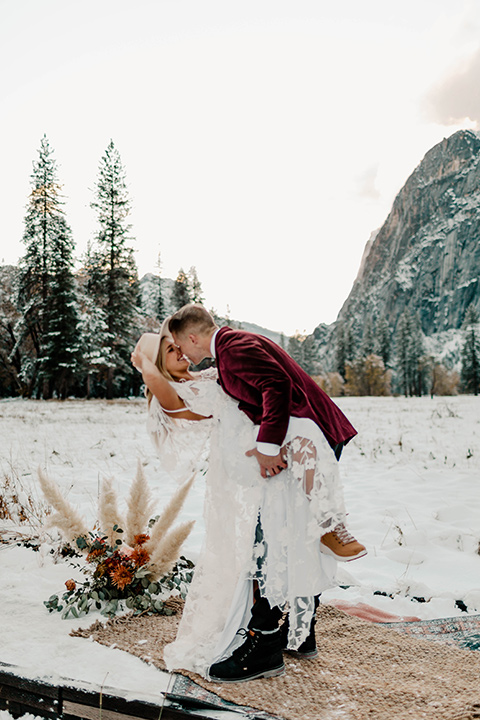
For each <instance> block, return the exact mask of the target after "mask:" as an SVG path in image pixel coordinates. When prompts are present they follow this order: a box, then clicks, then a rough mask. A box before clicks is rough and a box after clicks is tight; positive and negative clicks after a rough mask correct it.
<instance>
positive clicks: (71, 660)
mask: <svg viewBox="0 0 480 720" xmlns="http://www.w3.org/2000/svg"><path fill="white" fill-rule="evenodd" d="M337 402H338V404H339V405H340V407H341V408H342V409H343V410H344V412H345V413H346V414H347V416H348V417H349V418H350V420H351V421H352V423H353V424H354V426H355V427H356V428H357V430H358V431H359V435H358V436H357V438H355V439H354V440H353V441H352V442H351V443H350V445H349V446H347V448H346V449H345V451H344V454H343V456H342V459H341V475H342V479H343V483H344V489H345V496H346V504H347V508H348V510H349V513H350V515H349V518H348V524H349V528H350V530H351V531H352V532H353V533H354V534H355V536H356V537H357V538H358V539H359V540H360V541H362V542H363V543H365V544H366V545H367V547H368V551H369V554H368V555H367V557H366V558H363V559H361V560H357V561H355V562H353V563H349V564H342V565H341V567H340V568H339V572H338V582H339V585H342V586H347V585H348V586H350V587H348V588H346V589H341V588H335V589H332V590H330V591H328V592H327V593H325V595H324V600H332V599H340V600H344V601H347V602H364V603H368V604H370V605H373V606H375V607H377V608H379V609H381V610H384V611H387V612H390V613H394V614H396V615H399V616H407V615H409V616H411V615H415V616H417V617H421V618H434V617H447V616H452V615H459V614H461V612H462V611H461V609H460V607H459V606H458V605H457V604H456V601H462V602H463V603H464V604H465V605H466V606H467V608H468V612H471V613H475V612H478V613H480V554H479V543H480V400H479V399H478V398H474V397H469V396H460V397H452V398H434V399H430V398H409V399H405V398H340V399H338V401H337ZM137 458H140V459H141V461H142V463H143V465H144V469H145V474H146V477H147V480H148V481H149V483H150V485H151V487H152V491H153V495H154V497H155V498H156V501H157V502H158V509H159V510H160V508H161V507H162V505H163V503H164V502H165V500H166V499H167V498H168V497H170V495H171V493H172V491H173V489H174V488H175V487H176V485H175V482H174V481H173V480H172V479H171V478H169V476H168V475H167V474H166V473H165V472H164V471H163V470H162V467H161V463H160V461H159V460H158V458H157V457H156V455H155V452H154V450H153V447H152V446H151V443H150V439H149V437H148V435H147V432H146V427H145V402H144V401H143V400H130V401H127V400H125V401H112V402H108V401H96V400H93V401H75V400H71V401H66V402H63V403H61V402H56V401H48V402H43V401H24V400H8V401H3V402H0V477H1V478H2V481H3V479H4V477H5V476H9V477H12V476H14V477H16V478H17V482H21V484H22V485H23V488H24V492H25V493H26V494H30V495H31V496H33V497H34V498H36V499H37V500H38V501H39V502H41V496H40V491H39V489H38V486H37V483H36V468H37V467H38V466H39V465H41V466H42V467H43V468H45V469H46V470H47V472H48V474H49V475H50V476H51V477H52V478H53V479H55V480H56V481H57V482H58V484H59V485H60V486H61V487H62V489H63V491H64V492H65V494H66V495H67V496H68V498H69V500H70V501H71V502H72V503H73V504H74V505H75V506H77V507H78V508H80V509H81V511H82V512H83V514H84V516H85V518H86V519H87V520H89V521H90V523H91V524H93V520H94V517H95V513H96V508H97V495H98V487H99V480H100V479H101V477H103V476H113V477H114V478H115V485H116V488H117V490H118V493H119V496H120V498H125V497H126V495H127V493H128V490H129V486H130V483H131V481H132V480H133V477H134V474H135V468H136V463H137ZM202 494H203V487H202V480H201V478H200V479H199V480H198V482H197V485H196V486H194V488H193V489H192V491H191V494H190V497H189V498H188V500H187V503H186V506H185V508H184V511H183V518H182V519H188V518H192V517H193V518H196V519H197V524H196V527H195V530H194V533H193V534H192V535H191V536H190V538H189V540H188V541H187V546H186V554H187V555H189V556H190V557H192V559H195V556H196V553H197V552H198V550H199V547H200V543H201V538H202V532H203V529H202V520H201V512H202ZM2 526H5V523H4V522H3V521H0V528H1V527H2ZM45 540H46V542H45V544H44V545H43V546H42V550H41V552H33V551H31V550H29V549H27V548H25V547H19V546H17V545H0V661H1V662H3V663H8V664H12V665H17V666H20V667H21V668H22V669H23V672H24V673H25V674H26V675H27V676H30V677H41V678H48V679H50V680H52V681H60V678H70V679H73V680H75V681H76V683H77V684H81V683H82V682H88V683H94V684H96V685H99V686H105V687H112V688H116V689H122V690H123V694H125V695H126V696H130V697H133V696H136V697H139V696H149V697H151V698H152V699H153V700H157V701H159V700H161V696H160V693H161V691H162V690H165V689H166V686H167V682H168V676H167V675H166V674H163V673H160V672H158V670H156V669H155V668H153V667H150V666H148V665H146V664H145V663H142V662H141V661H140V660H138V659H137V658H135V657H133V656H130V655H128V654H126V653H123V652H121V651H119V650H115V649H114V648H107V647H103V646H101V645H98V644H96V643H93V642H92V643H89V642H87V641H85V640H84V639H79V638H72V637H70V636H69V632H70V630H71V629H72V628H76V627H79V626H81V627H86V626H88V625H90V624H91V623H92V622H93V621H94V620H95V619H97V617H98V616H97V615H96V614H92V613H90V614H89V615H87V616H85V617H83V618H80V619H68V620H62V619H61V617H60V615H59V614H58V613H55V614H49V613H48V612H47V610H46V609H45V607H44V605H43V600H46V599H48V597H49V596H50V595H51V594H53V593H56V592H62V591H63V588H64V582H65V580H67V579H68V578H70V577H75V571H74V570H73V569H72V568H71V567H69V566H68V565H67V564H66V563H64V562H60V563H57V564H55V563H54V562H53V559H52V556H51V554H50V545H49V544H48V542H47V541H48V537H47V536H45ZM375 592H381V593H385V594H384V595H379V594H374V593H375ZM390 595H391V596H392V597H389V596H390ZM415 598H422V599H424V600H425V602H419V601H418V600H417V599H415ZM0 716H2V713H0Z"/></svg>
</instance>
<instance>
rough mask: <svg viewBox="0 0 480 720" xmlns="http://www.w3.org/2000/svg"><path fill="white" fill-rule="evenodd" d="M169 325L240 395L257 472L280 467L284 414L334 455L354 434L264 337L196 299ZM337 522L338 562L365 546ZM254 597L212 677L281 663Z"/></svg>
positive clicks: (329, 545) (183, 345) (183, 346)
mask: <svg viewBox="0 0 480 720" xmlns="http://www.w3.org/2000/svg"><path fill="white" fill-rule="evenodd" d="M169 329H170V332H171V334H172V335H173V338H174V340H175V342H176V344H177V345H178V346H179V348H180V350H181V351H182V353H184V355H186V356H187V357H188V358H189V359H190V360H191V361H192V362H193V363H194V364H196V365H197V364H198V363H199V362H201V360H203V359H204V358H206V357H212V358H215V360H216V366H217V370H218V376H219V382H220V385H221V387H222V388H223V390H224V391H225V392H226V393H227V394H228V395H230V396H231V397H233V398H235V399H236V400H238V401H239V405H238V406H239V408H240V409H241V410H243V411H244V412H245V413H246V414H247V415H248V417H249V418H250V419H251V420H252V422H253V423H254V424H256V425H258V426H259V431H258V435H257V442H256V447H255V448H252V449H251V450H250V451H249V452H248V453H247V455H254V456H255V457H256V459H257V461H258V464H259V466H260V472H261V475H262V477H264V478H266V477H269V476H272V475H277V474H278V473H280V472H282V470H283V469H284V468H286V467H287V465H286V462H285V460H284V455H283V452H282V445H283V442H284V439H285V436H286V434H287V428H288V423H289V419H290V417H291V416H294V417H300V418H309V419H310V420H312V421H313V422H314V423H316V424H317V425H318V426H319V427H320V429H321V430H322V432H323V434H324V435H325V438H326V439H327V441H328V443H329V444H330V446H331V448H332V451H333V452H334V453H335V455H336V457H337V459H338V458H339V457H340V453H341V451H342V448H343V446H344V445H345V444H346V443H347V442H348V441H349V440H351V438H352V437H354V436H355V435H356V430H355V429H354V428H353V427H352V425H351V424H350V422H349V421H348V420H347V418H346V417H345V415H344V414H343V413H342V412H341V410H340V409H339V408H338V407H337V406H336V405H335V403H334V402H333V401H332V400H331V399H330V398H329V397H328V395H327V394H326V393H325V392H323V390H321V388H320V387H319V386H318V385H317V384H316V383H315V381H314V380H312V378H311V377H310V376H309V375H307V373H306V372H305V371H304V370H302V368H301V367H300V366H299V365H298V364H297V363H296V362H295V361H294V360H292V358H291V357H290V356H289V355H288V353H286V352H285V351H284V350H282V348H280V347H279V346H278V345H277V344H276V343H274V342H272V341H271V340H268V338H265V337H263V336H261V335H256V334H254V333H249V332H244V331H241V330H232V329H231V328H229V327H222V328H218V327H217V326H216V324H215V321H214V320H213V318H212V316H211V315H210V313H209V312H208V311H207V310H206V309H205V308H204V307H203V306H202V305H198V304H191V305H185V306H184V307H183V308H181V309H180V310H178V311H177V312H176V313H174V314H173V315H172V317H171V318H170V322H169ZM337 527H338V532H336V531H333V532H329V533H327V534H326V535H324V536H323V537H322V539H321V542H322V543H323V546H324V548H323V549H324V551H325V552H328V553H329V554H330V555H333V556H334V557H335V558H336V559H337V560H340V561H347V560H353V559H355V558H357V557H361V556H362V555H364V554H365V552H366V551H365V548H364V546H363V545H360V543H358V542H357V541H356V540H355V539H354V538H352V537H351V536H349V535H348V532H347V531H346V530H345V528H344V527H343V526H337ZM335 530H337V528H336V529H335ZM255 600H256V602H255V604H254V606H253V608H252V620H251V622H250V624H249V633H248V635H247V639H246V641H245V643H244V644H243V645H242V646H241V648H239V650H237V651H235V652H234V654H233V656H232V657H231V658H229V659H228V660H226V661H223V662H220V663H216V664H215V665H214V666H212V668H211V669H210V676H211V677H212V679H216V680H230V681H232V680H234V679H235V680H237V681H238V680H248V679H253V678H255V677H261V676H267V675H273V674H278V673H276V672H275V670H276V669H281V666H283V659H282V657H281V651H280V653H279V647H278V648H277V646H276V642H277V639H278V632H279V631H278V621H279V619H280V617H281V614H282V613H281V611H280V609H279V608H270V606H269V604H268V601H267V600H266V598H260V596H259V593H258V591H257V593H256V597H255ZM312 627H313V626H312ZM311 635H312V637H311V638H310V637H309V638H307V641H306V644H307V645H308V646H309V647H308V648H306V652H302V653H301V652H299V653H298V654H299V655H300V656H304V657H311V656H312V655H313V651H315V652H316V647H315V639H314V632H313V629H312V631H311ZM310 650H311V651H310ZM280 663H281V665H280ZM277 666H278V667H277Z"/></svg>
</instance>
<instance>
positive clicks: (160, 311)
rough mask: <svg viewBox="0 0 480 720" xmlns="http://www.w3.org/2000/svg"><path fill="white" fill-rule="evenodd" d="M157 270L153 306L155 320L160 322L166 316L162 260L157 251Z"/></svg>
mask: <svg viewBox="0 0 480 720" xmlns="http://www.w3.org/2000/svg"><path fill="white" fill-rule="evenodd" d="M157 270H158V284H157V298H156V303H155V306H156V315H157V320H158V322H159V323H160V324H161V323H162V322H163V321H164V320H165V318H166V317H167V311H166V308H165V298H164V297H163V288H162V261H161V257H160V253H158V260H157Z"/></svg>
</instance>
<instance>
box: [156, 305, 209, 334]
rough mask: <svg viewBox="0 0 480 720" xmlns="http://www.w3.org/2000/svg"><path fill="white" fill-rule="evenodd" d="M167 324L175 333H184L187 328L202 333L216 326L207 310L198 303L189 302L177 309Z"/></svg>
mask: <svg viewBox="0 0 480 720" xmlns="http://www.w3.org/2000/svg"><path fill="white" fill-rule="evenodd" d="M168 326H169V328H170V332H171V333H172V334H175V335H184V334H185V333H186V332H188V331H189V330H195V332H196V333H198V334H199V335H203V334H206V333H208V332H210V331H211V330H213V329H214V328H216V327H217V326H216V324H215V320H214V319H213V317H212V316H211V315H210V313H209V312H208V310H205V308H204V307H203V305H200V304H199V303H190V304H189V305H184V306H183V307H182V308H180V310H177V312H175V313H173V315H172V317H171V318H170V322H169V323H168Z"/></svg>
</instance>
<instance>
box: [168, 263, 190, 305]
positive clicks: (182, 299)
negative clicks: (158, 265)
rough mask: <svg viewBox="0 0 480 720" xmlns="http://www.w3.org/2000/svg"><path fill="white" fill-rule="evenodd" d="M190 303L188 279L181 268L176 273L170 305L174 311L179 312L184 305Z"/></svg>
mask: <svg viewBox="0 0 480 720" xmlns="http://www.w3.org/2000/svg"><path fill="white" fill-rule="evenodd" d="M191 302H192V296H191V293H190V286H189V281H188V277H187V275H186V273H185V270H183V268H180V270H179V271H178V275H177V279H176V280H175V285H174V286H173V292H172V303H173V306H174V308H175V310H180V308H182V307H183V306H184V305H188V303H191Z"/></svg>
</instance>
